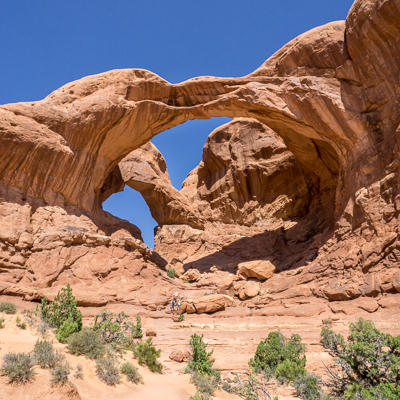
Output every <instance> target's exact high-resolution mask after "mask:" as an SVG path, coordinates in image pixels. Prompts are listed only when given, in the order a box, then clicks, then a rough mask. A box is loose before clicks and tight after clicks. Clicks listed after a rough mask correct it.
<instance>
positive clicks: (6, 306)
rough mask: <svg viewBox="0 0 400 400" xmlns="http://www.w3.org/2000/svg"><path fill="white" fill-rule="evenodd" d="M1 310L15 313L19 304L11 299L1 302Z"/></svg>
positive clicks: (6, 312)
mask: <svg viewBox="0 0 400 400" xmlns="http://www.w3.org/2000/svg"><path fill="white" fill-rule="evenodd" d="M0 312H3V313H5V314H15V313H16V312H17V306H16V305H15V304H14V303H11V302H10V301H2V302H0Z"/></svg>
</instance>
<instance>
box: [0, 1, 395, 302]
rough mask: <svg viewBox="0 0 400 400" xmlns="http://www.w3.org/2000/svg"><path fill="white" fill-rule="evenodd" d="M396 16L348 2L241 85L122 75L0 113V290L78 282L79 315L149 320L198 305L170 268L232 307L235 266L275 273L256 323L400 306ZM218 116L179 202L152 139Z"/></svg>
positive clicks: (39, 292)
mask: <svg viewBox="0 0 400 400" xmlns="http://www.w3.org/2000/svg"><path fill="white" fill-rule="evenodd" d="M399 19H400V0H367V1H366V0H356V1H355V3H354V4H353V6H352V8H351V9H350V11H349V15H348V17H347V19H346V21H339V22H333V23H330V24H327V25H324V26H321V27H318V28H315V29H313V30H311V31H309V32H306V33H305V34H303V35H300V36H299V37H298V38H296V39H294V40H292V41H291V42H289V43H288V44H287V45H286V46H284V47H283V48H282V49H281V50H279V51H278V52H277V53H275V54H274V55H273V56H272V57H270V58H269V59H268V60H267V61H266V62H265V63H264V64H263V65H262V66H261V67H259V68H258V69H257V70H256V71H254V72H253V73H251V74H249V75H247V76H245V77H241V78H215V77H199V78H194V79H191V80H189V81H186V82H182V83H179V84H170V83H168V82H167V81H165V80H163V79H162V78H160V77H159V76H157V75H155V74H153V73H151V72H149V71H145V70H137V69H135V70H130V69H129V70H116V71H110V72H106V73H103V74H99V75H94V76H88V77H86V78H83V79H80V80H78V81H75V82H72V83H69V84H67V85H65V86H63V87H62V88H60V89H58V90H56V91H55V92H53V93H51V94H50V95H49V96H47V97H46V98H45V99H43V100H41V101H37V102H30V103H17V104H8V105H2V106H0V148H1V149H2V150H3V152H2V157H1V159H0V222H1V228H0V293H3V294H13V295H20V296H24V297H25V298H26V299H30V300H32V299H39V298H40V297H42V296H44V295H45V294H47V295H48V296H50V297H51V296H52V294H53V293H56V292H57V288H58V287H59V286H60V285H65V284H66V283H71V285H72V286H73V287H74V290H75V291H76V293H77V298H78V300H79V301H80V303H81V304H85V305H93V304H96V305H98V304H106V303H107V302H108V301H111V300H113V301H120V302H128V303H133V304H137V305H141V306H146V307H149V308H151V309H154V310H157V309H161V308H163V307H165V306H166V304H167V303H168V299H169V297H170V295H171V293H173V292H175V291H177V290H179V291H180V292H182V293H187V295H188V296H189V294H190V291H191V290H193V286H187V284H186V283H184V282H182V281H181V280H176V279H175V280H174V279H170V278H168V277H166V273H165V270H164V267H165V266H166V265H167V263H169V262H171V261H172V259H176V260H177V261H176V262H179V263H183V264H185V268H186V269H188V265H187V264H188V263H193V268H195V269H198V270H199V271H200V273H201V276H202V277H201V279H199V281H197V282H196V283H195V285H199V286H196V288H199V287H202V286H201V285H202V283H201V282H203V284H204V282H209V285H210V287H215V288H216V289H217V290H228V291H229V290H232V291H233V293H234V295H235V296H236V295H237V294H238V293H235V291H236V290H235V289H234V288H233V284H232V285H230V286H229V285H228V286H227V283H226V281H227V280H229V279H230V280H231V282H233V276H235V273H236V272H237V265H238V264H240V263H242V262H249V261H255V260H261V261H268V262H270V263H271V264H272V265H273V266H274V267H275V275H274V276H272V277H271V278H269V279H267V280H266V281H265V282H263V283H262V284H260V291H259V294H257V295H256V296H254V297H252V298H251V302H252V304H253V306H254V307H257V308H263V307H267V306H268V305H271V304H272V303H273V302H274V301H275V300H276V299H280V300H282V299H284V298H285V299H293V298H303V297H304V298H306V297H307V298H309V297H310V296H315V297H319V298H324V299H326V300H329V301H332V302H334V301H343V300H349V299H354V298H358V297H360V298H362V297H379V296H380V295H381V294H382V293H393V292H397V291H400V284H399V282H400V278H399V268H398V265H399V260H400V240H399V236H398V234H399V232H398V216H399V212H400V186H399V183H400V179H399V165H400V160H399V134H398V132H399V123H400V111H399V107H398V103H399V92H398V90H397V87H398V85H397V83H398V81H399V75H400V63H399V59H400V54H399V51H400V50H399V49H400V46H399V42H400V25H399V23H398V21H399ZM218 116H228V117H232V118H234V120H233V121H232V122H231V123H230V124H228V125H227V126H223V127H221V128H219V129H217V130H216V131H214V132H213V133H212V134H211V135H210V137H209V139H208V140H207V143H206V145H205V148H204V151H203V159H202V162H201V163H200V165H199V166H198V167H197V168H196V169H195V170H194V171H192V172H191V173H190V174H189V176H188V178H187V180H186V181H185V182H184V184H183V187H182V189H181V190H180V191H178V190H175V189H174V188H172V186H171V184H170V181H169V178H168V173H167V170H166V166H165V162H164V161H163V159H162V156H161V155H160V154H159V152H158V151H157V149H155V148H154V146H152V145H151V144H149V141H150V139H151V138H152V137H154V136H155V135H157V134H158V133H160V132H162V131H164V130H167V129H169V128H171V127H173V126H176V125H178V124H181V123H183V122H185V121H186V120H188V119H196V118H210V117H218ZM125 184H128V185H130V186H131V187H133V188H134V189H136V190H138V191H140V192H141V193H142V195H143V197H144V198H145V200H146V201H147V203H148V205H149V207H150V208H151V211H152V214H153V216H154V218H155V219H156V220H157V222H158V223H159V227H158V229H157V233H156V247H155V251H153V250H150V249H148V248H147V247H146V246H145V245H144V244H143V243H142V241H141V236H140V231H139V230H138V228H136V227H134V226H133V225H131V224H129V223H128V222H127V221H121V220H119V219H118V218H115V217H113V216H111V215H110V214H108V213H105V212H104V211H103V210H102V207H101V204H102V202H103V201H104V200H105V199H106V198H107V197H109V196H110V195H111V194H113V193H116V192H118V191H120V190H122V188H123V187H124V185H125ZM211 267H216V269H214V270H217V271H218V270H219V269H223V270H224V272H225V273H226V274H227V276H226V277H225V278H224V279H222V278H221V277H220V276H219V275H218V273H217V272H210V271H211ZM212 274H214V275H215V277H213V276H212ZM209 275H211V277H209ZM229 277H230V278H229ZM239 278H240V279H241V276H240V277H239ZM255 278H257V277H255ZM255 278H251V279H255ZM224 280H225V281H224ZM223 281H224V282H225V283H222V282H223ZM150 288H151V290H150ZM253 289H254V288H253ZM196 290H197V289H196ZM249 290H250V289H249ZM186 291H188V292H186ZM236 292H237V291H236ZM250 292H251V293H254V290H252V291H250ZM250 292H249V293H250ZM243 296H245V294H244V292H243V295H242V297H243ZM193 304H194V303H193ZM360 304H361V303H360ZM377 304H378V305H379V304H380V303H379V302H378V303H377ZM379 307H383V306H381V305H379ZM205 309H207V307H205Z"/></svg>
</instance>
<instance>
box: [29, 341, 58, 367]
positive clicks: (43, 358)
mask: <svg viewBox="0 0 400 400" xmlns="http://www.w3.org/2000/svg"><path fill="white" fill-rule="evenodd" d="M32 356H33V359H34V360H35V362H36V363H37V364H38V365H39V366H40V368H43V369H52V368H55V367H56V366H57V364H60V363H61V362H62V361H63V360H64V359H65V357H64V355H63V354H61V352H60V351H58V350H56V349H55V348H54V346H53V344H52V343H50V342H48V341H46V340H40V339H39V340H37V341H36V343H35V347H34V348H33V352H32Z"/></svg>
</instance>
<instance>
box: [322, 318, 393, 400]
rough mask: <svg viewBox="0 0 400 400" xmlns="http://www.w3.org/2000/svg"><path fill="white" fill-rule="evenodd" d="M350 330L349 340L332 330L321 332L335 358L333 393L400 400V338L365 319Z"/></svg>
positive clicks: (331, 380) (331, 374) (353, 325)
mask: <svg viewBox="0 0 400 400" xmlns="http://www.w3.org/2000/svg"><path fill="white" fill-rule="evenodd" d="M349 328H350V335H349V337H348V339H347V340H346V339H344V338H343V337H342V336H341V335H337V334H336V333H335V332H333V331H332V330H329V331H327V330H325V331H324V330H322V332H321V339H320V340H321V343H322V344H323V345H324V346H325V347H326V348H327V349H328V350H329V351H330V352H331V354H332V355H333V356H334V357H335V360H334V371H332V370H331V369H330V368H327V373H328V375H329V377H330V378H329V380H328V381H327V386H328V387H329V388H330V390H331V394H333V395H335V396H338V397H339V396H345V397H346V398H348V399H353V398H354V399H357V398H366V399H368V398H372V399H375V398H377V399H380V398H381V399H384V400H386V399H391V398H393V399H394V398H398V397H396V396H397V395H398V393H400V385H399V382H400V369H399V366H400V336H396V337H393V336H391V335H389V334H384V333H381V332H380V331H379V330H378V329H377V328H376V327H375V325H374V324H373V323H372V321H368V320H364V319H363V318H360V319H358V320H357V322H355V323H351V324H350V326H349ZM332 343H333V344H332ZM368 396H369V397H368Z"/></svg>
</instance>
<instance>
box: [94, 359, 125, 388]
mask: <svg viewBox="0 0 400 400" xmlns="http://www.w3.org/2000/svg"><path fill="white" fill-rule="evenodd" d="M96 374H97V376H98V377H99V378H100V379H101V380H102V381H103V382H105V383H106V384H107V385H109V386H115V385H116V384H117V383H119V381H120V380H121V377H120V374H119V368H118V362H117V360H116V359H115V358H114V357H107V358H100V359H99V360H97V361H96Z"/></svg>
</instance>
